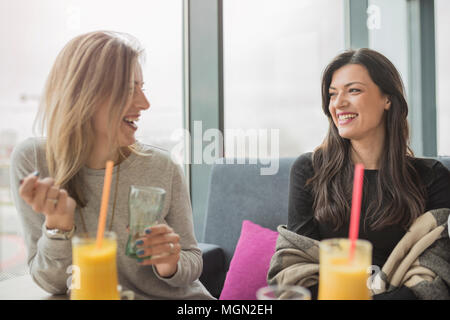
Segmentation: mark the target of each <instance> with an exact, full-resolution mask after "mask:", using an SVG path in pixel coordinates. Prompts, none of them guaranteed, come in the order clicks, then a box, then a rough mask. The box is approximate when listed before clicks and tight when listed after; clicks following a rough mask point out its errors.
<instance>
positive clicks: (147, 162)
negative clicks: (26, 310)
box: [11, 31, 212, 299]
mask: <svg viewBox="0 0 450 320" xmlns="http://www.w3.org/2000/svg"><path fill="white" fill-rule="evenodd" d="M141 58H142V50H141V49H140V47H139V45H138V43H137V41H135V40H134V38H132V37H131V36H129V35H127V34H123V33H117V32H109V31H99V32H91V33H87V34H83V35H80V36H78V37H76V38H74V39H73V40H71V41H70V42H69V43H68V44H67V45H66V46H65V47H64V48H63V50H62V51H61V53H60V54H59V55H58V57H57V59H56V61H55V64H54V66H53V68H52V70H51V72H50V74H49V77H48V80H47V83H46V87H45V90H44V93H43V97H42V102H41V106H40V111H39V114H38V118H37V120H39V121H40V124H41V125H42V128H43V129H44V130H43V131H45V132H44V133H45V137H46V138H30V139H28V140H26V141H24V142H23V143H21V144H20V145H18V146H17V147H16V149H15V150H14V152H13V155H12V168H11V180H12V181H11V185H12V190H13V197H14V201H15V204H16V207H17V210H18V213H19V216H20V218H21V222H22V226H23V231H24V236H25V242H26V246H27V248H28V265H29V268H30V273H31V276H32V278H33V280H34V281H35V282H36V283H37V284H38V285H39V286H40V287H42V288H43V289H44V290H46V291H48V292H49V293H52V294H65V293H66V292H67V289H68V288H67V278H68V276H69V274H68V273H67V269H68V267H69V266H70V265H71V264H72V250H71V240H70V239H71V237H72V236H73V235H74V234H75V233H78V232H80V233H84V232H89V233H93V234H95V232H96V228H97V221H98V213H99V208H100V201H101V193H102V187H103V177H104V172H105V163H106V161H107V160H111V159H112V160H113V161H114V162H115V167H114V171H113V179H112V188H111V198H113V199H114V204H113V205H111V206H109V210H108V211H109V212H108V218H107V226H109V228H110V229H111V230H112V231H114V232H115V233H116V234H117V241H118V257H117V265H118V273H119V283H120V284H121V285H122V287H123V288H124V289H131V290H133V291H134V292H135V294H136V297H137V298H141V299H212V296H211V295H210V294H209V292H208V291H207V290H206V289H205V287H204V286H203V285H202V284H201V283H200V281H199V280H198V278H199V276H200V274H201V271H202V256H201V251H200V249H199V248H198V247H197V242H196V239H195V236H194V233H193V225H192V212H191V207H190V200H189V196H188V192H187V188H186V183H185V180H184V176H183V173H182V171H181V169H180V167H179V166H177V165H176V164H174V163H173V162H172V160H171V158H170V157H169V155H168V153H167V152H162V151H161V150H159V149H155V148H152V147H150V146H147V145H144V144H141V143H139V142H137V141H136V139H135V132H136V130H137V128H138V127H137V124H136V122H137V121H138V120H139V117H140V116H141V113H142V112H143V111H145V110H147V109H148V108H149V107H150V104H149V102H148V100H147V98H146V96H145V94H144V92H143V88H142V86H143V78H142V71H141ZM38 123H39V122H38ZM131 184H137V185H148V186H156V187H160V188H163V189H165V190H166V201H165V204H164V207H163V210H162V211H163V213H162V215H163V222H164V223H162V224H160V225H157V226H155V227H152V228H151V229H149V230H148V235H147V236H146V237H145V238H143V239H140V241H139V244H140V249H141V250H140V251H142V252H141V253H142V254H143V256H147V255H156V256H160V257H159V258H158V257H156V258H152V259H149V260H141V259H138V260H134V259H131V258H129V257H128V256H126V255H125V245H126V242H127V238H128V232H127V223H128V205H127V204H128V199H127V197H128V190H129V187H130V185H131ZM138 254H139V252H138Z"/></svg>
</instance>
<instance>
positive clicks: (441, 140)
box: [434, 0, 450, 156]
mask: <svg viewBox="0 0 450 320" xmlns="http://www.w3.org/2000/svg"><path fill="white" fill-rule="evenodd" d="M434 5H435V13H436V14H435V23H436V78H437V99H436V100H437V127H438V133H437V137H438V154H439V155H447V156H449V155H450V125H449V124H450V97H449V95H448V89H449V88H450V74H449V70H450V61H449V60H448V57H449V56H450V42H449V41H448V34H449V33H450V21H449V20H448V17H449V16H450V1H448V0H435V4H434Z"/></svg>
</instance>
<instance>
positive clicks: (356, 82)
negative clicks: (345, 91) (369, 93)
mask: <svg viewBox="0 0 450 320" xmlns="http://www.w3.org/2000/svg"><path fill="white" fill-rule="evenodd" d="M354 84H361V85H363V86H367V85H366V84H365V83H363V82H359V81H352V82H349V83H347V84H346V85H344V88H347V87H350V86H351V85H354ZM329 89H332V90H336V88H335V87H332V86H330V87H329Z"/></svg>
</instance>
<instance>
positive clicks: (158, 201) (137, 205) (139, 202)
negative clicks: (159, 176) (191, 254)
mask: <svg viewBox="0 0 450 320" xmlns="http://www.w3.org/2000/svg"><path fill="white" fill-rule="evenodd" d="M165 195H166V191H165V190H164V189H161V188H156V187H144V186H135V185H132V186H130V193H129V195H128V207H129V222H128V224H129V232H130V234H129V236H128V242H127V246H126V249H125V254H126V255H127V256H129V257H132V258H135V259H137V258H138V256H137V255H136V251H137V250H136V240H137V239H139V238H141V237H144V236H145V233H144V232H145V229H146V228H148V227H151V226H153V225H155V224H157V223H158V220H159V219H160V215H161V210H162V208H163V206H164V199H165ZM139 258H141V259H145V258H149V257H139Z"/></svg>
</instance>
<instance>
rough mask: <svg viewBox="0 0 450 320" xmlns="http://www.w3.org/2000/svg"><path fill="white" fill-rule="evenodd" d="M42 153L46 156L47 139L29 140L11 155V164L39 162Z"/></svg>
mask: <svg viewBox="0 0 450 320" xmlns="http://www.w3.org/2000/svg"><path fill="white" fill-rule="evenodd" d="M42 153H44V154H45V138H38V137H32V138H28V139H26V140H24V141H22V142H20V143H19V144H17V145H16V146H15V147H14V150H13V152H12V154H11V163H12V164H20V163H23V162H24V161H25V162H29V161H33V162H38V161H39V158H40V155H42Z"/></svg>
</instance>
